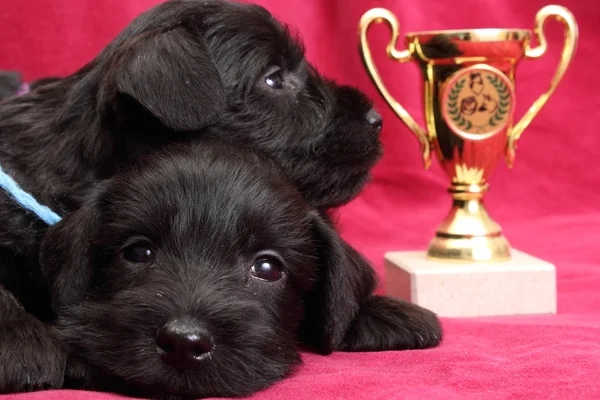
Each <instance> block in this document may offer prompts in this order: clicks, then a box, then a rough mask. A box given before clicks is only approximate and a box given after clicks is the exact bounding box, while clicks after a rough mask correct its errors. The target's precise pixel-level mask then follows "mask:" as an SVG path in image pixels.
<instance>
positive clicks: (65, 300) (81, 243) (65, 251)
mask: <svg viewBox="0 0 600 400" xmlns="http://www.w3.org/2000/svg"><path fill="white" fill-rule="evenodd" d="M103 192H104V186H103V185H98V186H97V187H95V188H94V189H92V191H91V192H90V193H89V195H88V196H87V197H86V199H85V201H84V202H83V204H82V205H81V206H80V207H79V208H78V209H77V210H75V211H73V212H70V213H68V214H66V215H65V216H64V218H63V219H62V220H61V221H59V222H58V223H57V224H56V225H53V226H51V227H50V228H49V229H48V230H47V231H46V233H45V235H44V238H43V240H42V243H41V246H40V254H39V261H40V265H41V269H42V273H43V274H44V276H45V277H46V281H47V282H48V285H49V289H50V295H51V299H52V309H53V310H54V311H58V310H59V309H60V308H62V307H63V306H67V305H69V304H72V303H74V302H76V301H78V300H79V299H80V298H81V297H82V296H83V294H84V293H85V290H86V289H87V288H88V287H89V285H90V282H91V278H92V273H93V249H92V246H91V245H90V241H91V239H92V238H93V237H94V236H95V234H96V232H97V229H98V225H99V222H100V212H101V210H100V198H101V195H102V194H103Z"/></svg>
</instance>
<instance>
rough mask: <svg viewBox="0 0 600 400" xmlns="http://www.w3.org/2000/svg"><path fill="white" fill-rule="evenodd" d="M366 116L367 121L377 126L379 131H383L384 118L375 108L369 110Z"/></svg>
mask: <svg viewBox="0 0 600 400" xmlns="http://www.w3.org/2000/svg"><path fill="white" fill-rule="evenodd" d="M365 118H366V120H367V123H368V124H369V125H371V126H372V127H373V128H375V129H376V130H377V132H379V131H381V128H383V119H382V118H381V115H379V113H378V112H377V111H375V109H374V108H371V109H370V110H369V112H368V113H367V114H366V115H365Z"/></svg>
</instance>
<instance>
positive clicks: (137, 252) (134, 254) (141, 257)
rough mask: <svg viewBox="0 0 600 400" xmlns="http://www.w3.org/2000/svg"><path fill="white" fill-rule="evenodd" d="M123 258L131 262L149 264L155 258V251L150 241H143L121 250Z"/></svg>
mask: <svg viewBox="0 0 600 400" xmlns="http://www.w3.org/2000/svg"><path fill="white" fill-rule="evenodd" d="M121 253H122V255H123V258H124V259H125V260H126V261H129V262H131V263H136V264H140V263H144V264H148V263H151V262H152V261H153V260H154V252H153V251H152V245H151V244H150V242H146V241H141V242H135V243H132V244H130V245H128V246H126V247H124V248H123V250H122V251H121Z"/></svg>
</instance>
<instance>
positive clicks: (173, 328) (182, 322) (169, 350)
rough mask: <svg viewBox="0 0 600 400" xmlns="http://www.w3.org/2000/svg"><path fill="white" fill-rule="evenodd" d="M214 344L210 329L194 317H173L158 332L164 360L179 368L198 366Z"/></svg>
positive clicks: (160, 350)
mask: <svg viewBox="0 0 600 400" xmlns="http://www.w3.org/2000/svg"><path fill="white" fill-rule="evenodd" d="M213 346H214V343H213V338H212V336H211V334H210V332H209V331H208V329H207V328H206V327H205V326H204V324H202V323H200V322H199V321H197V320H195V319H192V318H183V319H173V320H171V321H169V322H167V323H166V324H165V325H163V326H162V327H161V328H159V329H158V331H157V332H156V347H157V349H158V352H159V354H160V355H161V358H162V360H163V361H164V362H165V363H166V364H169V365H171V366H172V367H174V368H175V369H178V370H186V369H191V368H194V367H196V366H198V365H199V364H200V363H201V362H202V360H204V359H205V358H206V357H207V356H208V355H209V353H210V351H211V350H212V348H213Z"/></svg>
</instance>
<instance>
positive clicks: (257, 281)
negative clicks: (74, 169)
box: [40, 143, 441, 397]
mask: <svg viewBox="0 0 600 400" xmlns="http://www.w3.org/2000/svg"><path fill="white" fill-rule="evenodd" d="M200 151H201V152H202V154H203V156H202V157H198V154H199V152H200ZM40 261H41V266H42V271H43V273H44V275H45V276H46V277H47V279H48V283H49V285H50V292H51V298H52V301H51V302H52V307H53V309H54V310H55V312H56V315H57V319H56V324H55V328H56V329H55V331H56V335H57V336H58V338H59V339H60V340H61V341H62V342H63V343H64V344H65V356H66V358H67V360H68V361H67V368H66V379H65V386H66V387H75V388H86V389H92V390H102V391H116V392H120V393H124V394H129V395H135V396H142V397H165V396H175V397H206V396H240V395H246V394H250V393H253V392H255V391H258V390H261V389H263V388H266V387H268V386H269V385H271V384H272V383H274V382H276V381H277V380H280V379H282V378H283V377H285V376H286V375H288V374H289V373H290V372H291V371H292V370H293V367H294V366H296V365H298V364H299V363H300V357H299V354H298V349H303V348H304V349H307V350H316V351H319V352H321V353H328V352H331V351H334V350H343V351H361V350H365V349H370V350H392V349H416V348H426V347H431V346H434V345H436V344H437V343H438V342H439V341H440V339H441V330H440V326H439V323H438V320H437V318H436V317H435V315H434V314H433V313H431V312H429V311H427V310H424V309H422V308H420V307H418V306H416V305H412V304H407V303H404V302H400V301H396V300H392V299H390V298H386V297H380V296H375V295H373V294H372V292H373V289H374V285H375V280H374V274H373V271H372V269H371V268H370V267H369V266H368V265H367V264H366V263H365V262H364V261H363V259H362V258H361V257H360V256H359V255H358V253H356V252H355V251H354V250H353V249H352V248H351V247H349V246H348V245H347V244H346V243H345V242H344V241H342V240H341V239H340V237H339V236H338V234H337V233H336V232H335V231H334V230H333V229H332V227H331V226H329V225H328V223H327V222H326V220H325V219H323V218H322V217H321V216H320V215H319V213H318V212H315V211H314V210H313V209H311V208H310V207H309V206H308V205H307V203H306V202H305V201H304V200H303V199H302V197H301V196H300V195H299V193H298V192H297V190H296V189H295V186H294V185H293V184H291V183H290V182H288V181H287V180H286V178H285V177H284V175H283V174H282V173H280V172H279V170H278V169H277V168H274V167H273V166H272V165H271V164H269V163H267V162H266V161H265V159H264V158H262V157H259V156H257V155H255V154H254V153H252V152H250V151H248V150H244V149H241V148H234V147H232V146H231V145H229V144H218V143H212V144H210V145H209V144H206V143H205V144H203V145H202V148H201V150H198V149H196V148H194V147H193V146H189V145H188V146H182V147H176V148H173V149H172V150H170V151H169V152H168V153H166V154H163V155H162V156H155V157H151V158H149V159H148V161H147V162H146V163H145V164H143V166H141V167H138V168H136V169H135V170H131V171H128V172H125V173H122V174H118V175H115V176H114V177H112V178H110V179H109V180H107V181H104V182H101V183H98V184H97V185H95V187H94V188H93V190H91V191H90V192H89V194H88V195H87V197H86V198H85V200H84V202H83V205H82V207H81V208H79V209H78V210H77V211H74V212H72V213H70V214H67V215H66V216H65V217H64V219H62V220H61V221H60V222H59V223H58V224H56V225H54V226H53V227H51V228H50V229H49V230H48V231H47V233H46V235H45V237H44V239H43V242H42V246H41V256H40ZM60 363H61V362H60V361H57V364H60Z"/></svg>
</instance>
